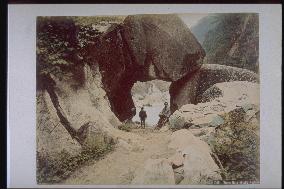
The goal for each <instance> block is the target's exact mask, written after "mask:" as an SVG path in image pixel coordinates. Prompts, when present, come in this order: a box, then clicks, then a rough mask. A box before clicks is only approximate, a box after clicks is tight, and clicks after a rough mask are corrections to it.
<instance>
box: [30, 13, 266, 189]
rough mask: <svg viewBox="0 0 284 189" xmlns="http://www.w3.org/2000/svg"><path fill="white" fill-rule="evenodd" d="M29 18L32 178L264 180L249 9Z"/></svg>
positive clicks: (255, 24) (255, 29) (255, 38)
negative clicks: (32, 40) (32, 33)
mask: <svg viewBox="0 0 284 189" xmlns="http://www.w3.org/2000/svg"><path fill="white" fill-rule="evenodd" d="M36 27H37V28H36V35H37V36H36V58H37V59H36V74H37V75H36V82H37V86H36V145H37V147H36V170H37V173H36V180H37V183H38V184H41V185H42V184H44V185H46V184H47V185H54V184H61V185H87V184H88V185H134V186H135V185H145V186H147V185H232V184H259V183H260V153H259V151H260V134H259V133H260V132H259V131H260V89H259V88H260V77H259V15H258V14H257V13H208V14H206V13H200V14H197V13H184V14H140V15H121V16H88V17H85V16H60V17H59V16H40V17H37V21H36Z"/></svg>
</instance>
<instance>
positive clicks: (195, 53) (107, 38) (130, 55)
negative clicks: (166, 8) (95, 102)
mask: <svg viewBox="0 0 284 189" xmlns="http://www.w3.org/2000/svg"><path fill="white" fill-rule="evenodd" d="M96 49H99V50H97V51H96V50H94V56H95V57H97V60H98V62H99V65H100V71H101V73H102V82H103V85H104V89H105V91H106V93H107V96H108V98H109V100H110V103H111V108H112V111H113V112H114V113H115V115H116V116H117V117H118V118H119V120H120V121H123V120H126V119H128V118H131V116H132V114H131V108H133V107H134V104H133V100H132V98H131V88H132V86H133V84H134V83H135V82H136V81H148V80H153V79H161V80H166V81H177V80H178V79H181V78H182V77H184V76H185V75H190V74H191V73H192V72H194V71H196V70H197V69H198V68H199V67H200V66H201V64H202V60H203V58H204V56H205V53H204V50H203V49H202V47H201V45H200V44H199V43H198V41H197V40H196V38H195V37H194V36H193V35H192V33H191V32H190V30H189V29H188V28H187V26H186V25H185V24H184V23H183V22H182V21H181V19H180V18H179V17H178V16H176V15H135V16H128V17H126V18H125V20H124V23H123V24H121V25H116V26H113V27H111V28H109V29H108V31H106V32H105V33H104V34H103V35H102V37H101V38H100V43H98V45H97V46H96Z"/></svg>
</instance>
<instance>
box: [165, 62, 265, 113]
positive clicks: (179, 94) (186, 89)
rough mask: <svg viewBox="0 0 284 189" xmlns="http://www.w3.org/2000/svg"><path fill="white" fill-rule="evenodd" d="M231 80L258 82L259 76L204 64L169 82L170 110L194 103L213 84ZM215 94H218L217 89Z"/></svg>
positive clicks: (245, 71)
mask: <svg viewBox="0 0 284 189" xmlns="http://www.w3.org/2000/svg"><path fill="white" fill-rule="evenodd" d="M232 81H249V82H253V83H258V82H259V76H258V75H257V74H256V73H254V72H252V71H249V70H246V69H241V68H236V67H230V66H224V65H217V64H204V65H202V67H201V68H200V69H199V70H198V71H197V72H196V73H194V74H191V75H189V76H187V77H184V78H183V79H180V80H179V81H176V82H173V83H172V84H171V87H170V95H171V110H172V111H173V112H174V111H175V110H177V109H179V108H181V107H182V106H183V105H185V104H196V103H198V102H199V99H200V96H201V95H202V94H203V93H204V92H205V91H206V90H207V89H208V88H210V87H211V86H213V85H214V84H216V83H222V82H232ZM215 95H218V92H217V91H216V92H215Z"/></svg>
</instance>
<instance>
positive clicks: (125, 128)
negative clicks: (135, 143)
mask: <svg viewBox="0 0 284 189" xmlns="http://www.w3.org/2000/svg"><path fill="white" fill-rule="evenodd" d="M118 129H120V130H122V131H126V132H130V131H131V125H130V124H121V125H119V126H118Z"/></svg>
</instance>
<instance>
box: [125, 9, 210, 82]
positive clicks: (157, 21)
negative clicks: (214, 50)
mask: <svg viewBox="0 0 284 189" xmlns="http://www.w3.org/2000/svg"><path fill="white" fill-rule="evenodd" d="M123 27H124V37H125V40H126V42H127V44H129V48H130V51H131V52H132V53H133V59H134V62H135V63H137V64H138V65H143V66H144V67H145V68H146V70H148V71H149V72H148V73H151V71H152V70H151V69H152V68H155V69H154V70H153V71H154V72H153V73H155V75H151V74H149V75H150V76H153V77H155V78H159V79H167V80H169V79H170V80H171V81H176V80H178V79H180V78H182V77H183V76H185V75H186V74H188V73H191V72H193V71H194V70H196V69H197V68H199V67H200V65H201V64H202V60H203V57H204V56H205V53H204V50H203V48H202V47H201V45H200V44H199V43H198V41H197V40H196V38H195V37H194V35H192V33H191V31H190V30H189V28H188V27H187V26H186V25H185V23H184V22H183V21H182V20H181V19H180V17H178V16H177V15H173V14H167V15H132V16H128V17H126V19H125V20H124V24H123ZM149 75H148V76H146V77H149ZM145 79H148V78H145Z"/></svg>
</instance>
